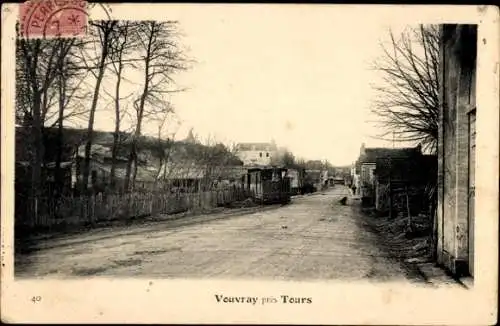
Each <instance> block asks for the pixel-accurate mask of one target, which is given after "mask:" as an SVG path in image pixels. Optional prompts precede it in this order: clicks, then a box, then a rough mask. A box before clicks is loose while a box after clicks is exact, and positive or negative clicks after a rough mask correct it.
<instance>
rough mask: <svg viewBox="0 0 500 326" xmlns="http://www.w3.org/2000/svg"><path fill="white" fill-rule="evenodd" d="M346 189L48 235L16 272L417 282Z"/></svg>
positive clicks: (19, 260) (20, 261)
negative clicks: (259, 206)
mask: <svg viewBox="0 0 500 326" xmlns="http://www.w3.org/2000/svg"><path fill="white" fill-rule="evenodd" d="M347 195H348V189H347V188H345V187H343V186H337V187H335V188H334V189H333V190H330V191H328V192H325V193H318V194H314V195H309V196H301V197H297V198H294V199H293V201H292V203H291V204H289V205H286V206H277V207H272V208H268V209H266V210H263V211H257V212H254V213H251V214H249V213H246V214H243V215H239V216H238V215H236V216H228V217H225V218H221V219H216V220H212V221H209V222H206V223H194V224H190V225H184V226H175V227H173V226H172V225H171V224H169V223H168V222H158V223H155V224H151V225H148V226H131V227H128V228H126V229H123V228H122V229H120V230H114V229H108V230H101V231H99V230H97V231H93V232H92V233H86V234H80V235H73V236H69V237H67V238H66V239H59V240H47V241H42V242H40V243H39V244H38V247H39V250H37V251H34V252H32V253H30V254H23V255H18V257H17V263H16V276H19V277H23V276H27V277H33V276H36V277H50V278H53V277H56V278H61V277H62V278H66V277H81V276H117V277H134V276H143V277H158V278H184V277H189V278H226V279H228V278H241V279H254V278H257V279H275V280H329V279H331V280H366V279H370V280H374V281H405V282H410V281H416V282H422V281H423V280H422V278H421V276H419V275H418V273H414V272H412V271H411V270H409V269H408V268H406V267H405V265H404V264H402V263H401V262H399V261H398V260H396V259H394V258H391V256H390V255H389V254H388V253H386V252H385V251H384V250H383V249H382V248H381V247H380V246H379V245H378V241H380V240H377V236H376V235H375V234H373V233H372V232H371V231H370V230H368V229H366V228H365V227H363V225H362V223H360V221H361V219H362V218H363V217H361V216H359V214H358V213H357V210H356V209H355V208H354V207H353V205H351V204H348V205H347V206H343V205H340V203H339V199H340V198H341V197H343V196H347Z"/></svg>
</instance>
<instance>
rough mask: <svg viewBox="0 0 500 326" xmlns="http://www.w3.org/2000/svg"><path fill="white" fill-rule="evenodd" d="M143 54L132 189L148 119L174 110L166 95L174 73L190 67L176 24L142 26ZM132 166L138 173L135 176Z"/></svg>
mask: <svg viewBox="0 0 500 326" xmlns="http://www.w3.org/2000/svg"><path fill="white" fill-rule="evenodd" d="M138 43H139V51H140V53H141V55H142V59H143V60H142V69H143V73H144V82H143V85H142V90H141V93H140V96H139V98H138V99H137V100H136V101H134V108H135V111H136V119H137V120H136V128H135V132H134V135H133V137H132V141H131V148H130V154H129V159H128V164H127V169H126V177H125V189H126V190H130V185H131V184H132V188H133V184H134V181H135V177H136V172H137V154H138V153H137V150H138V149H137V141H138V138H139V137H140V135H141V129H142V123H143V121H144V119H145V118H147V117H148V116H150V115H153V116H154V115H155V114H158V113H159V112H165V111H172V107H171V106H170V104H169V101H168V100H167V99H166V96H167V95H168V94H170V93H172V92H176V91H179V90H177V89H173V88H172V85H173V84H174V79H173V74H174V73H176V72H177V71H179V70H183V69H185V68H186V66H185V62H186V61H185V59H184V57H183V53H182V50H181V47H180V45H179V43H178V42H177V23H176V22H170V21H169V22H155V21H147V22H143V23H140V24H139V26H138ZM132 167H134V172H133V173H132Z"/></svg>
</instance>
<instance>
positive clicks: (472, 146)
mask: <svg viewBox="0 0 500 326" xmlns="http://www.w3.org/2000/svg"><path fill="white" fill-rule="evenodd" d="M475 164H476V110H473V111H471V112H470V113H469V187H468V188H469V189H468V207H469V209H468V222H469V273H470V274H471V275H472V276H474V219H475V214H474V206H475V205H474V204H475V185H476V182H475V175H476V173H475Z"/></svg>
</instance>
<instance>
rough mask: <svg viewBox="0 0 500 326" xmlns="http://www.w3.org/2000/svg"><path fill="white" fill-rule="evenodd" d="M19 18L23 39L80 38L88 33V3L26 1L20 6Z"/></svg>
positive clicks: (66, 0)
mask: <svg viewBox="0 0 500 326" xmlns="http://www.w3.org/2000/svg"><path fill="white" fill-rule="evenodd" d="M19 16H20V17H19V27H20V28H19V32H20V36H21V37H25V38H53V37H78V36H84V35H85V34H86V33H87V23H88V15H87V1H79V0H31V1H25V2H24V3H22V4H21V5H20V10H19Z"/></svg>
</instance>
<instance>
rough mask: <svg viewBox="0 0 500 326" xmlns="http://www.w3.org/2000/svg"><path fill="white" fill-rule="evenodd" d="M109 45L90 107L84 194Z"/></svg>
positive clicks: (103, 53) (104, 50) (103, 57)
mask: <svg viewBox="0 0 500 326" xmlns="http://www.w3.org/2000/svg"><path fill="white" fill-rule="evenodd" d="M106 47H107V45H106V44H105V45H103V52H102V56H101V61H100V63H99V73H98V75H97V81H96V85H95V89H94V97H93V98H92V106H91V107H90V116H89V123H88V128H87V142H86V144H85V159H84V161H83V180H82V191H83V192H84V193H86V192H87V190H88V182H89V175H90V155H91V149H92V136H93V133H94V118H95V111H96V109H97V101H98V98H99V91H100V88H101V83H102V79H103V77H104V68H105V62H106V57H107V49H106Z"/></svg>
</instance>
